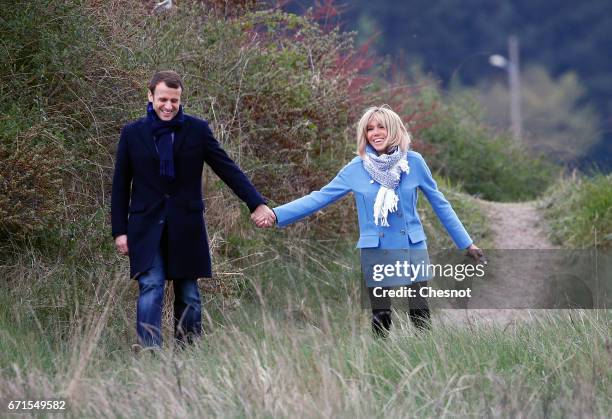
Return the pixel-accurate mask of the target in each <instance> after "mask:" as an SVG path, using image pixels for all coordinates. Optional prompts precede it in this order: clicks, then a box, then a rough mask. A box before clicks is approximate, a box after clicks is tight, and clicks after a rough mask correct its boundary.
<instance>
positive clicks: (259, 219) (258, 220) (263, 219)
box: [251, 204, 276, 228]
mask: <svg viewBox="0 0 612 419" xmlns="http://www.w3.org/2000/svg"><path fill="white" fill-rule="evenodd" d="M251 220H253V222H254V223H255V225H256V226H257V227H259V228H267V227H272V226H273V225H274V222H275V221H276V215H275V214H274V211H272V210H271V209H270V208H269V207H268V206H267V205H265V204H261V205H260V206H258V207H257V208H256V209H255V211H253V213H252V214H251Z"/></svg>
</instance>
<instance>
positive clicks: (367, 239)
mask: <svg viewBox="0 0 612 419" xmlns="http://www.w3.org/2000/svg"><path fill="white" fill-rule="evenodd" d="M379 242H380V238H379V237H378V234H362V235H361V236H359V241H358V242H357V248H358V249H367V248H372V247H378V243H379Z"/></svg>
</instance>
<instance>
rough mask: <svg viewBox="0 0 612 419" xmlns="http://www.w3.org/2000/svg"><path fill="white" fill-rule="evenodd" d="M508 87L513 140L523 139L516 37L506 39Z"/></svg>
mask: <svg viewBox="0 0 612 419" xmlns="http://www.w3.org/2000/svg"><path fill="white" fill-rule="evenodd" d="M508 57H509V58H510V62H509V63H508V85H509V86H510V118H511V120H512V133H513V134H514V139H515V140H516V141H517V142H520V141H521V139H522V138H523V116H522V115H521V74H520V71H521V70H520V66H519V42H518V38H517V37H516V36H510V37H509V38H508Z"/></svg>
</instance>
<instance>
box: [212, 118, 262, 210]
mask: <svg viewBox="0 0 612 419" xmlns="http://www.w3.org/2000/svg"><path fill="white" fill-rule="evenodd" d="M204 135H205V141H204V144H205V149H204V161H205V162H206V163H207V164H208V165H209V166H210V167H211V169H212V170H213V172H215V174H216V175H217V176H219V178H220V179H221V180H222V181H223V182H225V184H226V185H227V186H229V187H230V189H231V190H232V191H233V192H234V193H235V194H236V195H237V196H238V197H239V198H240V199H242V200H243V201H244V202H245V203H246V204H247V206H248V207H249V210H250V211H251V212H253V211H255V209H256V208H257V207H258V206H259V205H261V204H265V203H266V200H265V199H264V198H263V197H262V196H261V194H260V193H259V192H257V189H255V186H253V184H252V183H251V181H250V180H249V178H248V177H247V176H246V175H245V174H244V173H243V172H242V170H240V168H239V167H238V165H236V163H234V161H233V160H232V159H231V158H230V157H229V156H228V155H227V153H226V152H225V150H223V149H222V148H221V145H220V144H219V142H218V141H217V140H216V139H215V137H214V136H213V133H212V131H211V130H210V128H209V127H208V124H205V125H204Z"/></svg>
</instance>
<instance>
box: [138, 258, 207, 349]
mask: <svg viewBox="0 0 612 419" xmlns="http://www.w3.org/2000/svg"><path fill="white" fill-rule="evenodd" d="M172 282H173V284H174V337H175V339H176V340H177V341H178V342H179V343H184V342H188V343H191V342H192V340H193V339H194V338H197V337H198V336H200V335H201V333H202V305H201V301H200V291H199V290H198V283H197V280H196V279H193V278H189V279H187V278H183V279H174V280H173V281H172ZM165 285H166V269H165V265H164V258H163V256H162V253H161V251H160V250H158V252H157V254H156V255H155V258H154V259H153V266H151V269H149V270H148V271H147V272H145V273H143V274H142V275H140V276H139V277H138V288H139V289H140V295H139V297H138V304H137V306H136V333H138V340H139V341H140V344H141V345H142V346H145V347H149V346H161V344H162V336H161V316H162V307H163V300H164V287H165Z"/></svg>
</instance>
